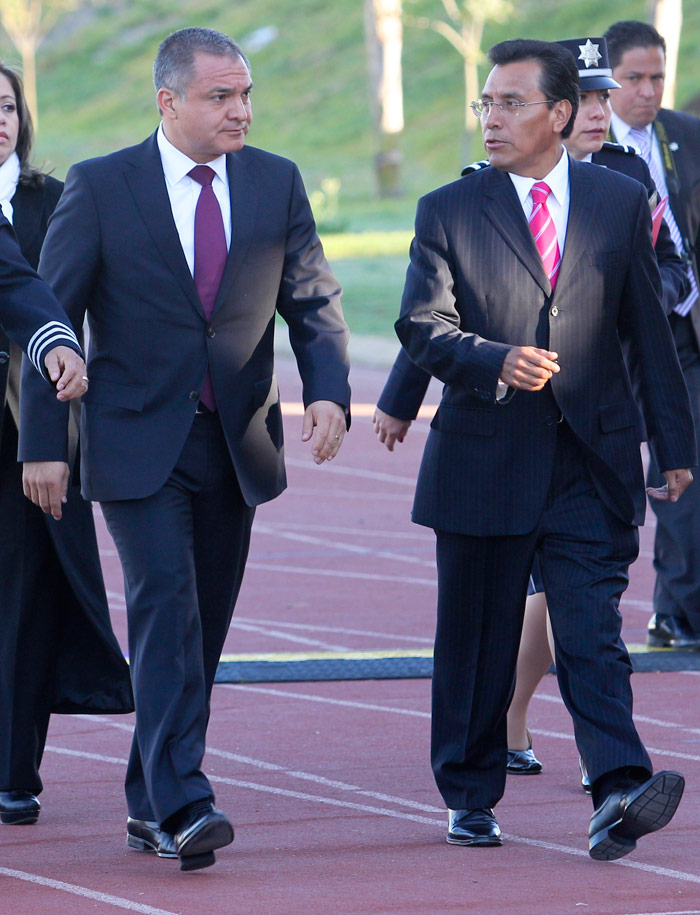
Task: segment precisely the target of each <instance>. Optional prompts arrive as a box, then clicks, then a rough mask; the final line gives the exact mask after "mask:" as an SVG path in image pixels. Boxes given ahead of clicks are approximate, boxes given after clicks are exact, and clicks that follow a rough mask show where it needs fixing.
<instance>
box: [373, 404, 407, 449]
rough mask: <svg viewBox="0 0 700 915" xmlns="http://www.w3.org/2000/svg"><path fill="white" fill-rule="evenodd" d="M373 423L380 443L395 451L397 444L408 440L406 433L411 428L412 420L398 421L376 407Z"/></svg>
mask: <svg viewBox="0 0 700 915" xmlns="http://www.w3.org/2000/svg"><path fill="white" fill-rule="evenodd" d="M372 422H373V423H374V431H375V432H376V433H377V435H378V436H379V441H380V442H382V444H384V445H386V447H387V448H388V449H389V451H393V450H394V445H395V444H396V442H402V441H403V440H404V439H405V438H406V433H407V432H408V430H409V429H410V427H411V420H410V419H397V418H396V417H395V416H389V414H388V413H385V412H384V411H383V410H380V409H379V407H375V410H374V416H373V417H372Z"/></svg>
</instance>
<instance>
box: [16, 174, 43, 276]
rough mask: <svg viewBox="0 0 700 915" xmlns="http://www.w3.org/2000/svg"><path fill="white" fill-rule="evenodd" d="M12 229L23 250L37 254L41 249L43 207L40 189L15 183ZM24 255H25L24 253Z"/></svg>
mask: <svg viewBox="0 0 700 915" xmlns="http://www.w3.org/2000/svg"><path fill="white" fill-rule="evenodd" d="M11 202H12V209H13V213H14V215H13V218H12V223H13V226H12V227H13V229H14V230H15V235H16V236H17V240H18V241H19V244H20V247H21V248H22V250H23V251H31V252H32V254H33V253H34V251H33V249H34V247H36V248H37V254H38V252H39V251H40V250H41V239H40V232H41V211H42V208H43V195H42V193H41V191H40V190H37V189H35V188H31V189H30V188H28V187H26V186H25V185H23V184H18V185H17V190H16V191H15V195H14V197H13V198H12V201H11ZM25 257H26V255H25ZM37 260H38V257H37Z"/></svg>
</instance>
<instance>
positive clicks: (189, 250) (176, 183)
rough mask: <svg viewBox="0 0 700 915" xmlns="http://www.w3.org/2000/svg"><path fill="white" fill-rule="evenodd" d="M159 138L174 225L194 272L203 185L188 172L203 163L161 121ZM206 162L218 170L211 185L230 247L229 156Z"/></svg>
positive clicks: (191, 269) (188, 262)
mask: <svg viewBox="0 0 700 915" xmlns="http://www.w3.org/2000/svg"><path fill="white" fill-rule="evenodd" d="M156 139H157V142H158V149H159V151H160V158H161V162H162V163H163V172H164V173H165V185H166V187H167V189H168V197H169V198H170V207H171V209H172V211H173V219H174V220H175V228H176V229H177V234H178V235H179V236H180V244H181V245H182V250H183V252H184V254H185V259H186V260H187V266H188V267H189V268H190V273H191V274H192V275H193V276H194V211H195V209H196V207H197V201H198V200H199V192H200V191H201V190H202V185H201V184H199V182H198V181H195V180H194V178H190V177H189V175H188V174H187V173H188V172H190V171H191V170H192V169H193V168H194V167H195V165H199V164H201V163H199V162H195V161H194V160H192V159H190V157H189V156H186V155H185V154H184V153H183V152H181V151H180V150H179V149H178V148H177V147H176V146H173V144H172V143H171V142H170V140H168V138H167V137H166V136H165V133H164V131H163V125H162V123H161V125H160V127H159V128H158V133H157V134H156ZM207 165H208V166H209V167H210V168H213V169H214V171H215V172H216V177H215V178H214V181H213V183H212V189H213V191H214V193H215V195H216V199H217V200H218V201H219V206H220V207H221V217H222V219H223V221H224V232H225V233H226V247H227V248H230V247H231V198H230V196H229V188H228V174H227V172H226V156H225V155H221V156H219V157H218V158H216V159H213V160H212V161H211V162H207Z"/></svg>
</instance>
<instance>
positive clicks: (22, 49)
mask: <svg viewBox="0 0 700 915" xmlns="http://www.w3.org/2000/svg"><path fill="white" fill-rule="evenodd" d="M78 4H79V0H2V2H1V3H0V21H1V22H2V24H3V27H4V29H5V31H6V32H7V34H8V35H9V36H10V38H11V39H12V42H13V43H14V45H15V47H16V48H17V50H18V51H19V53H20V55H21V57H22V70H23V77H24V91H25V95H26V98H27V105H28V106H29V111H30V112H31V115H32V119H33V121H34V126H35V127H36V126H37V125H38V123H39V113H38V108H37V95H36V52H37V49H38V48H39V45H40V44H41V42H42V41H43V40H44V38H46V36H47V35H48V33H49V32H50V31H51V29H52V28H53V27H54V25H55V24H56V22H57V21H58V19H59V18H60V17H61V15H62V14H63V13H65V12H67V11H68V10H73V9H75V8H76V7H77V6H78Z"/></svg>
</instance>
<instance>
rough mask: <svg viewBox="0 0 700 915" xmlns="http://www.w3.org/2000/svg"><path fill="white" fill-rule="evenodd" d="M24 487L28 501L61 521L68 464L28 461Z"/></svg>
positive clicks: (23, 477)
mask: <svg viewBox="0 0 700 915" xmlns="http://www.w3.org/2000/svg"><path fill="white" fill-rule="evenodd" d="M71 352H72V351H71ZM22 485H23V486H24V494H25V496H26V497H27V498H28V499H31V500H32V502H33V503H34V504H35V505H38V506H39V508H40V509H41V510H42V511H44V512H46V514H47V515H51V516H52V517H54V518H55V519H56V521H60V519H61V505H63V504H65V503H66V502H67V501H68V499H67V497H66V493H67V491H68V464H66V463H65V461H27V462H26V463H25V464H24V468H23V472H22Z"/></svg>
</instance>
